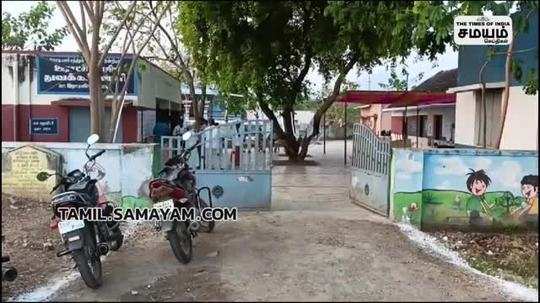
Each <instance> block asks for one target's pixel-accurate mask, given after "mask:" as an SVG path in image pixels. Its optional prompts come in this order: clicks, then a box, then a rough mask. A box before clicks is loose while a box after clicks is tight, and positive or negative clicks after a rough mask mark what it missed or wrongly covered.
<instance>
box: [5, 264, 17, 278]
mask: <svg viewBox="0 0 540 303" xmlns="http://www.w3.org/2000/svg"><path fill="white" fill-rule="evenodd" d="M15 278H17V270H16V269H15V267H13V266H2V281H13V280H15Z"/></svg>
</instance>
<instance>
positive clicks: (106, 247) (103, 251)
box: [97, 243, 109, 255]
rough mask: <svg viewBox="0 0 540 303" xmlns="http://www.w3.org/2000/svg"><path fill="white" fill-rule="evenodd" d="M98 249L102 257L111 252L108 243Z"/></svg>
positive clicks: (102, 244) (99, 245)
mask: <svg viewBox="0 0 540 303" xmlns="http://www.w3.org/2000/svg"><path fill="white" fill-rule="evenodd" d="M97 248H98V251H99V253H100V254H101V255H106V254H107V253H108V252H109V245H108V244H107V243H99V244H98V246H97Z"/></svg>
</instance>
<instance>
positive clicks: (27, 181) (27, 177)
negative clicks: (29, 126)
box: [2, 145, 62, 200]
mask: <svg viewBox="0 0 540 303" xmlns="http://www.w3.org/2000/svg"><path fill="white" fill-rule="evenodd" d="M61 165H62V161H61V155H60V154H58V153H56V152H54V151H51V150H48V149H46V148H42V147H37V146H34V145H26V146H22V147H19V148H16V149H13V150H10V151H8V152H6V153H3V154H2V192H3V193H7V194H11V195H14V196H17V197H22V198H30V199H39V200H48V199H49V198H50V197H51V194H50V191H51V189H52V188H53V187H54V185H55V184H56V182H57V180H58V179H57V178H56V177H51V178H49V179H48V180H47V181H45V182H40V181H38V180H37V179H36V176H37V174H38V173H39V172H41V171H46V172H48V173H51V174H52V173H55V172H58V173H60V172H61V171H62V167H61Z"/></svg>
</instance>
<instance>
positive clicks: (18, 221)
mask: <svg viewBox="0 0 540 303" xmlns="http://www.w3.org/2000/svg"><path fill="white" fill-rule="evenodd" d="M51 215H52V213H51V210H50V209H49V204H48V203H47V202H46V201H32V200H27V199H16V198H13V197H10V196H8V195H4V194H2V235H3V236H4V237H5V239H4V241H3V242H2V255H8V256H9V257H10V259H11V260H10V264H11V265H12V266H14V267H15V268H16V269H17V274H18V275H17V278H16V279H15V281H13V282H2V300H4V299H5V298H9V297H12V296H14V295H17V294H19V293H21V292H24V291H28V290H29V289H32V288H34V287H36V286H37V285H41V284H44V283H45V282H47V281H48V279H49V278H50V277H51V276H52V275H54V274H56V273H58V272H60V271H66V270H69V269H70V266H73V265H70V264H71V263H70V262H71V261H70V259H69V258H57V257H56V250H57V248H58V249H60V248H61V244H60V236H59V235H58V232H57V231H56V230H51V229H50V228H49V223H50V218H51Z"/></svg>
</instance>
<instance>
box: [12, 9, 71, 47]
mask: <svg viewBox="0 0 540 303" xmlns="http://www.w3.org/2000/svg"><path fill="white" fill-rule="evenodd" d="M53 12H54V6H53V5H52V4H49V3H47V2H45V1H42V2H38V3H37V4H36V5H35V6H32V7H31V8H30V10H29V11H28V12H23V13H21V14H20V15H19V16H17V17H13V16H11V15H10V14H9V13H2V50H23V49H25V48H29V47H30V48H33V49H34V50H40V49H44V50H48V51H50V50H53V49H54V47H55V46H58V45H59V44H60V43H61V42H62V39H63V38H64V37H65V36H66V34H67V29H66V27H62V28H59V29H56V30H54V31H49V30H48V28H49V23H50V20H51V17H52V15H53Z"/></svg>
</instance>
